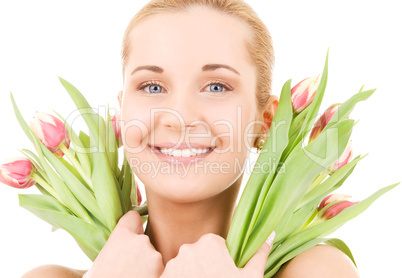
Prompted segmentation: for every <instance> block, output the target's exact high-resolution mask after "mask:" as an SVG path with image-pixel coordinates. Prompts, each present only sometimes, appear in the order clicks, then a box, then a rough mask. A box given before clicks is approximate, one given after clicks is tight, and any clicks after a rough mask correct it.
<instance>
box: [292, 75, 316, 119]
mask: <svg viewBox="0 0 402 278" xmlns="http://www.w3.org/2000/svg"><path fill="white" fill-rule="evenodd" d="M318 80H319V76H317V77H309V78H306V79H304V80H302V81H300V82H299V83H297V84H296V85H295V86H294V87H293V88H292V90H291V96H292V104H293V109H294V110H295V112H296V113H300V112H301V111H303V110H304V109H305V108H306V107H307V106H309V105H310V104H311V103H312V102H313V99H314V96H315V93H316V92H317V89H318V85H319V84H320V82H319V81H318Z"/></svg>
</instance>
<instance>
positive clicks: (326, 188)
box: [299, 156, 366, 207]
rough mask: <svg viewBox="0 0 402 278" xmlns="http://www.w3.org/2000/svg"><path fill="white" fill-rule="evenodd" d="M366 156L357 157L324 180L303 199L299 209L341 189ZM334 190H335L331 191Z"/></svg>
mask: <svg viewBox="0 0 402 278" xmlns="http://www.w3.org/2000/svg"><path fill="white" fill-rule="evenodd" d="M364 157H366V156H362V157H357V158H355V159H353V160H352V161H350V162H349V163H347V164H346V165H344V166H342V167H341V168H339V169H338V170H337V171H335V172H334V173H333V174H332V175H331V176H329V177H328V178H327V179H326V180H324V181H323V182H322V183H321V184H320V185H318V186H317V187H316V188H314V189H313V190H311V191H310V192H308V193H307V194H306V195H305V196H304V197H303V199H302V201H301V202H300V204H299V207H302V206H304V205H305V204H307V203H309V202H311V201H312V200H314V199H315V198H317V197H322V196H324V197H325V196H326V195H327V194H328V192H331V191H333V190H335V189H336V188H338V187H340V186H341V185H342V183H343V182H344V181H345V180H346V178H347V177H349V175H350V174H351V173H352V172H353V170H354V168H355V166H356V164H357V163H358V162H359V161H360V160H362V159H363V158H364ZM331 189H333V190H331Z"/></svg>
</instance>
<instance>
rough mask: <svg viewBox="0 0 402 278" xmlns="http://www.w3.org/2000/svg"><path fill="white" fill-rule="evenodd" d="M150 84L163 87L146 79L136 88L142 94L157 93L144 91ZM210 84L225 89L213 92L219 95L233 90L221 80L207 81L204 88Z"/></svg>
mask: <svg viewBox="0 0 402 278" xmlns="http://www.w3.org/2000/svg"><path fill="white" fill-rule="evenodd" d="M151 85H158V86H161V87H162V89H163V86H162V84H160V83H159V82H157V81H148V82H145V83H143V84H141V85H140V86H138V88H137V90H140V91H142V94H144V95H157V94H155V93H148V92H144V89H145V88H146V87H148V86H151ZM211 85H220V86H222V87H223V88H224V89H225V91H222V92H217V93H215V94H221V95H223V94H226V93H227V92H228V91H233V88H232V87H230V86H229V85H227V84H225V83H223V82H221V81H218V80H215V81H211V82H209V83H208V84H207V85H206V86H205V88H206V87H208V86H211ZM211 93H213V92H211Z"/></svg>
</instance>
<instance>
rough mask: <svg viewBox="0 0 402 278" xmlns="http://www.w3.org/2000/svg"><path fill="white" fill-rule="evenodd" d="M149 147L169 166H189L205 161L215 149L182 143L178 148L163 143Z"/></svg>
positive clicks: (175, 145) (174, 145)
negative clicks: (201, 160)
mask: <svg viewBox="0 0 402 278" xmlns="http://www.w3.org/2000/svg"><path fill="white" fill-rule="evenodd" d="M150 147H151V150H152V151H153V152H154V153H155V154H156V156H157V157H158V158H159V159H160V160H162V161H164V162H168V163H171V164H189V163H193V162H195V161H197V160H200V159H205V157H207V156H208V155H209V154H210V153H212V151H213V150H214V149H215V147H209V146H205V145H201V144H195V143H194V144H191V145H187V144H185V143H183V144H180V145H179V146H177V144H173V143H163V144H158V145H154V146H150Z"/></svg>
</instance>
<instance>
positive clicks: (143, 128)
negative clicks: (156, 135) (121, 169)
mask: <svg viewBox="0 0 402 278" xmlns="http://www.w3.org/2000/svg"><path fill="white" fill-rule="evenodd" d="M149 122H150V119H149V111H148V110H147V109H146V108H145V107H144V106H139V105H134V104H133V103H132V102H131V103H130V102H129V101H124V102H123V104H122V107H121V122H120V123H121V135H122V140H123V144H124V149H125V150H126V152H130V153H139V152H140V151H141V150H142V149H144V148H145V147H146V140H144V138H145V137H146V136H147V134H149V126H148V125H149Z"/></svg>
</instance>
